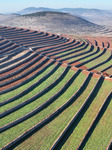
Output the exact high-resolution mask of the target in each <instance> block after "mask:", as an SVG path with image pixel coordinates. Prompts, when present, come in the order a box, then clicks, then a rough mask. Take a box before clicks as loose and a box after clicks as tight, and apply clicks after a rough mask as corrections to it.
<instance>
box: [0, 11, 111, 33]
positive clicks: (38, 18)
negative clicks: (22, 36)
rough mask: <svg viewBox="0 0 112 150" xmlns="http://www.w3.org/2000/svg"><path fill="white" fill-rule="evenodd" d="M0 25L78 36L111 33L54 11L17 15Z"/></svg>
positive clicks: (109, 30) (100, 27) (77, 18)
mask: <svg viewBox="0 0 112 150" xmlns="http://www.w3.org/2000/svg"><path fill="white" fill-rule="evenodd" d="M0 25H4V26H12V27H22V28H29V29H35V30H41V31H42V30H43V31H46V32H53V33H67V34H78V35H79V34H82V35H105V34H107V35H108V34H111V33H112V31H111V29H108V28H106V27H103V26H100V25H96V24H94V23H91V22H89V21H87V20H85V19H83V18H81V17H77V16H73V15H70V14H68V13H62V12H54V11H44V12H37V13H32V14H27V15H22V16H18V15H17V16H16V17H14V18H12V19H9V20H6V21H3V22H2V21H1V23H0Z"/></svg>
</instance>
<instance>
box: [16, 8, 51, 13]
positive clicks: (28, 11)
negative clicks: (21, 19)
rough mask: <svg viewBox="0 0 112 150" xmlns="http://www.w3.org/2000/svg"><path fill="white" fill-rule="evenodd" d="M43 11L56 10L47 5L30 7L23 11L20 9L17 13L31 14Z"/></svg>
mask: <svg viewBox="0 0 112 150" xmlns="http://www.w3.org/2000/svg"><path fill="white" fill-rule="evenodd" d="M41 11H54V9H51V8H45V7H38V8H36V7H28V8H25V9H23V10H21V11H18V12H17V13H19V14H20V15H25V14H31V13H35V12H41Z"/></svg>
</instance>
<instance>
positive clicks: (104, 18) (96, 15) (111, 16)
mask: <svg viewBox="0 0 112 150" xmlns="http://www.w3.org/2000/svg"><path fill="white" fill-rule="evenodd" d="M41 11H57V12H64V13H69V14H71V15H74V16H79V17H82V18H84V19H86V20H88V21H91V22H93V23H96V24H99V25H107V26H112V11H111V10H110V11H107V10H99V9H86V8H62V9H52V8H45V7H39V8H36V7H28V8H25V9H23V10H21V11H19V12H17V13H19V14H20V15H24V14H31V13H35V12H41Z"/></svg>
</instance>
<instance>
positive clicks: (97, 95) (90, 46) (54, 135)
mask: <svg viewBox="0 0 112 150" xmlns="http://www.w3.org/2000/svg"><path fill="white" fill-rule="evenodd" d="M111 108H112V38H111V37H92V36H82V37H81V36H76V35H74V36H73V35H72V36H71V37H70V36H69V38H67V36H64V35H63V36H62V35H59V34H58V35H57V34H51V33H46V32H43V31H42V32H41V31H33V30H29V29H23V28H12V27H3V26H0V149H1V150H8V149H9V150H11V149H16V150H27V149H32V150H37V149H38V150H49V149H51V150H58V149H62V150H68V149H70V150H72V149H73V150H81V149H84V150H97V149H101V150H103V149H108V150H110V149H111V147H112V109H111Z"/></svg>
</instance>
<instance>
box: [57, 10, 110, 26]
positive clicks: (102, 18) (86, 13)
mask: <svg viewBox="0 0 112 150" xmlns="http://www.w3.org/2000/svg"><path fill="white" fill-rule="evenodd" d="M59 11H61V12H66V13H70V14H72V15H76V16H80V17H83V18H85V19H86V20H88V21H91V22H93V23H96V24H99V25H111V24H112V11H106V10H99V9H85V8H63V9H60V10H59Z"/></svg>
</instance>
